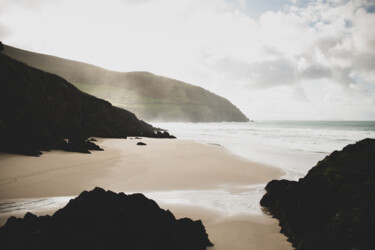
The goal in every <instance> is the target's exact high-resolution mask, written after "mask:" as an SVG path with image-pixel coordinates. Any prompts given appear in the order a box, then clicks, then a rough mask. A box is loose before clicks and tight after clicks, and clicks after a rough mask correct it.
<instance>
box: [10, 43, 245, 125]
mask: <svg viewBox="0 0 375 250" xmlns="http://www.w3.org/2000/svg"><path fill="white" fill-rule="evenodd" d="M4 48H5V49H4V52H3V53H5V54H7V55H9V56H10V57H13V58H15V59H17V60H19V61H22V62H25V63H27V64H29V65H30V66H33V67H36V68H39V69H42V70H44V71H47V72H50V73H53V74H57V75H59V76H62V77H64V78H65V79H67V80H68V81H69V82H71V83H73V84H74V85H75V86H77V87H78V88H79V89H81V90H83V91H85V92H87V93H89V94H92V95H94V96H97V97H99V98H103V99H105V100H107V101H110V102H111V103H113V104H114V105H117V106H119V107H122V108H125V109H127V110H130V111H131V112H134V113H135V114H136V115H137V116H138V117H139V118H141V119H143V120H147V121H156V120H157V121H185V122H186V121H188V122H221V121H240V122H243V121H248V118H247V117H246V116H245V115H244V114H243V113H242V112H241V111H240V110H239V109H238V108H236V107H235V106H234V105H233V104H232V103H230V102H229V101H228V100H227V99H225V98H223V97H220V96H218V95H215V94H213V93H211V92H209V91H207V90H205V89H203V88H200V87H197V86H194V85H191V84H187V83H184V82H181V81H177V80H173V79H170V78H167V77H162V76H157V75H154V74H151V73H148V72H128V73H122V72H114V71H108V70H105V69H102V68H99V67H96V66H93V65H89V64H85V63H80V62H76V61H72V60H67V59H62V58H58V57H54V56H48V55H43V54H38V53H33V52H29V51H24V50H20V49H17V48H13V47H10V46H4Z"/></svg>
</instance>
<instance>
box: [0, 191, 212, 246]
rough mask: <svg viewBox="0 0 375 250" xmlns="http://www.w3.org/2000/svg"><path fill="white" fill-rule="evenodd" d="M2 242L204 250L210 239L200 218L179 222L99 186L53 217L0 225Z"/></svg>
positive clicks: (136, 198) (136, 197)
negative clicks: (198, 219)
mask: <svg viewBox="0 0 375 250" xmlns="http://www.w3.org/2000/svg"><path fill="white" fill-rule="evenodd" d="M0 245H1V249H4V250H7V249H14V250H18V249H29V250H34V249H35V250H36V249H38V250H44V249H48V250H49V249H57V250H60V249H61V250H66V249H77V250H78V249H79V250H86V249H87V250H96V249H106V250H112V249H131V250H138V249H139V250H148V249H149V250H155V249H163V250H204V249H206V247H208V246H212V243H211V242H210V240H209V239H208V235H207V233H206V231H205V228H204V226H203V224H202V222H201V221H193V220H191V219H188V218H183V219H179V220H176V218H175V217H174V215H173V214H172V213H171V212H170V211H169V210H168V211H165V210H163V209H161V208H159V206H158V205H157V204H156V202H154V201H153V200H150V199H148V198H146V197H145V196H143V195H142V194H132V195H126V194H124V193H119V194H116V193H114V192H111V191H105V190H103V189H101V188H95V189H94V190H92V191H90V192H87V191H84V192H82V193H81V194H80V195H79V196H78V197H77V198H75V199H73V200H70V202H69V203H68V204H67V205H66V206H65V207H64V208H62V209H60V210H58V211H57V212H56V213H55V214H54V215H53V216H41V217H37V216H35V215H33V214H31V213H27V214H26V215H25V217H24V218H23V219H17V218H15V217H11V218H9V219H8V221H7V223H6V224H5V225H4V226H3V227H1V228H0Z"/></svg>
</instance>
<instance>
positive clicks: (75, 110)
mask: <svg viewBox="0 0 375 250" xmlns="http://www.w3.org/2000/svg"><path fill="white" fill-rule="evenodd" d="M90 136H93V137H95V136H96V137H111V138H126V137H127V136H145V137H156V138H173V136H171V135H169V134H168V133H167V132H162V131H161V130H159V129H156V128H154V127H153V126H151V125H149V124H147V123H145V122H143V121H140V120H138V119H137V117H136V116H135V115H134V114H133V113H131V112H129V111H127V110H124V109H121V108H117V107H114V106H112V104H110V103H109V102H107V101H104V100H101V99H99V98H96V97H94V96H91V95H88V94H86V93H84V92H82V91H80V90H79V89H77V88H76V87H74V86H73V85H72V84H70V83H69V82H67V81H66V80H64V79H63V78H61V77H58V76H56V75H53V74H50V73H46V72H43V71H41V70H38V69H35V68H32V67H29V66H28V65H26V64H24V63H21V62H18V61H16V60H14V59H12V58H10V57H8V56H6V55H4V54H3V53H0V151H5V152H10V153H20V154H26V155H40V154H41V151H44V150H50V149H62V150H68V151H77V152H88V150H100V148H99V147H96V146H95V144H94V143H92V142H88V140H87V138H88V137H90ZM67 141H68V142H67Z"/></svg>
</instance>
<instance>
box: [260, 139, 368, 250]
mask: <svg viewBox="0 0 375 250" xmlns="http://www.w3.org/2000/svg"><path fill="white" fill-rule="evenodd" d="M266 190H267V193H266V194H265V195H264V196H263V198H262V200H261V202H260V204H261V205H262V206H264V207H266V208H267V209H268V210H269V212H270V213H271V214H272V215H273V216H274V217H276V218H277V219H279V221H280V226H281V228H282V230H281V232H282V233H284V234H285V235H286V236H288V237H289V240H290V241H291V242H292V243H293V246H294V247H295V248H296V249H298V250H310V249H311V250H313V249H314V250H315V249H320V250H335V249H340V250H346V249H348V250H349V249H350V250H351V249H356V250H369V249H375V242H374V240H373V232H374V228H375V216H374V211H375V139H364V140H362V141H360V142H357V143H356V144H352V145H348V146H346V147H345V148H344V149H343V150H342V151H334V152H333V153H332V154H330V155H329V156H327V157H325V158H324V159H323V160H322V161H320V162H318V164H317V165H316V166H315V167H313V168H312V169H311V170H310V171H309V172H308V174H307V175H306V176H305V177H304V178H302V179H300V180H299V181H298V182H296V181H287V180H280V181H276V180H273V181H271V182H269V183H268V184H267V186H266Z"/></svg>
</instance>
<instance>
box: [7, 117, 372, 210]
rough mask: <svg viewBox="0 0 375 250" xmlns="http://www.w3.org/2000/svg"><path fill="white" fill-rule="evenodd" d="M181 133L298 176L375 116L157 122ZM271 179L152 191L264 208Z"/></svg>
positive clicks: (28, 206) (21, 206)
mask: <svg viewBox="0 0 375 250" xmlns="http://www.w3.org/2000/svg"><path fill="white" fill-rule="evenodd" d="M152 124H153V125H154V126H156V127H160V128H164V129H168V130H169V132H170V133H171V134H173V135H175V136H177V138H179V139H186V140H194V141H197V142H200V143H204V144H213V145H216V146H222V147H225V148H226V149H228V150H229V151H230V152H232V153H233V154H235V155H238V156H241V157H243V158H246V159H248V160H250V161H255V162H260V163H265V164H268V165H271V166H274V167H278V168H281V169H282V170H284V172H285V176H283V178H285V179H289V180H298V179H299V178H302V177H303V176H305V175H306V174H307V172H308V171H309V170H310V169H311V168H312V167H313V166H315V165H316V163H317V162H318V161H320V160H322V159H323V158H324V157H325V156H327V155H328V154H330V153H331V152H333V151H334V150H341V149H342V148H343V147H345V146H346V145H348V144H351V143H355V142H357V141H359V140H362V139H365V138H375V121H256V122H247V123H234V122H233V123H231V122H224V123H158V124H156V123H152ZM265 185H266V183H263V184H257V185H248V186H244V187H243V190H242V191H240V192H229V191H227V190H225V189H214V190H176V191H164V192H147V193H145V195H146V196H147V197H149V198H151V199H154V200H155V201H156V202H158V203H161V204H177V205H195V206H200V207H205V208H207V209H212V210H216V211H219V212H221V213H224V214H226V215H228V216H232V215H238V214H251V215H259V214H262V213H263V212H262V209H261V207H260V205H259V201H260V199H261V197H262V196H263V195H264V193H265V190H264V187H265ZM71 198H73V197H46V198H38V199H23V200H7V201H0V215H1V214H9V215H13V214H14V213H15V212H17V213H25V212H27V211H31V212H37V211H39V209H40V208H53V207H62V206H64V205H65V204H66V203H67V202H68V201H69V199H71Z"/></svg>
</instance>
